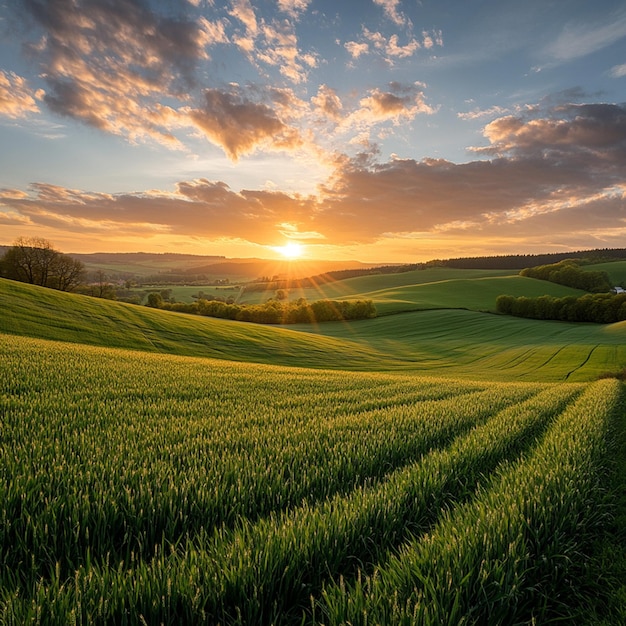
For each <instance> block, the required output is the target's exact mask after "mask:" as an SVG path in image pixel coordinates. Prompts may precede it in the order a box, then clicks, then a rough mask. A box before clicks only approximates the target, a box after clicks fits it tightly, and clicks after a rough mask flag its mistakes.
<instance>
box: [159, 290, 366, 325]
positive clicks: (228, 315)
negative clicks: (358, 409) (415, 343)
mask: <svg viewBox="0 0 626 626" xmlns="http://www.w3.org/2000/svg"><path fill="white" fill-rule="evenodd" d="M147 306H150V307H153V308H158V309H164V310H167V311H176V312H179V313H191V314H194V315H204V316H207V317H217V318H221V319H229V320H237V321H240V322H255V323H257V324H310V323H312V322H336V321H347V320H359V319H369V318H373V317H376V307H375V305H374V303H373V302H372V301H371V300H343V301H337V300H316V301H315V302H308V301H307V300H306V299H305V298H299V299H298V300H294V301H293V302H287V301H279V300H274V299H272V300H269V301H267V302H265V303H263V304H254V305H249V304H234V303H229V302H223V301H220V300H204V299H199V300H197V301H196V302H191V303H186V302H173V303H172V302H166V301H164V300H163V298H162V297H161V295H160V294H159V293H151V294H149V295H148V304H147Z"/></svg>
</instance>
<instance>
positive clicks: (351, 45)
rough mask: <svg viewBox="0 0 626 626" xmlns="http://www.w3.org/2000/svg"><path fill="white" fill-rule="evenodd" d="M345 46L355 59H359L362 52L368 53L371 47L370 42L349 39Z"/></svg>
mask: <svg viewBox="0 0 626 626" xmlns="http://www.w3.org/2000/svg"><path fill="white" fill-rule="evenodd" d="M343 46H344V48H345V49H346V50H347V51H348V53H349V54H350V56H351V57H352V58H353V59H358V58H359V57H360V56H361V55H362V54H367V53H368V52H369V49H370V47H369V44H367V43H364V42H363V43H357V42H356V41H347V42H346V43H345V44H344V45H343Z"/></svg>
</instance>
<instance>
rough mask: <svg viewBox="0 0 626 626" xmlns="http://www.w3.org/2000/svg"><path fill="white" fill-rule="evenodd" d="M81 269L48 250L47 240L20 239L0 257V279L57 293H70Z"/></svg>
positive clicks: (77, 264)
mask: <svg viewBox="0 0 626 626" xmlns="http://www.w3.org/2000/svg"><path fill="white" fill-rule="evenodd" d="M84 276H85V266H84V265H83V263H81V262H80V261H78V260H76V259H73V258H72V257H71V256H69V255H67V254H62V253H61V252H59V251H58V250H55V249H54V248H53V247H52V244H51V243H50V242H49V241H48V240H47V239H41V238H38V237H20V238H19V239H17V240H16V241H15V243H14V244H13V245H12V246H11V247H10V248H9V249H8V250H7V251H6V252H5V253H4V254H3V255H2V257H0V277H2V278H9V279H11V280H17V281H20V282H23V283H30V284H31V285H39V286H41V287H49V288H52V289H58V290H60V291H73V290H74V289H75V288H76V287H77V286H78V285H79V284H80V283H81V282H82V281H83V279H84Z"/></svg>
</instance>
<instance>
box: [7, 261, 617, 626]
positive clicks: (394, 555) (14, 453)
mask: <svg viewBox="0 0 626 626" xmlns="http://www.w3.org/2000/svg"><path fill="white" fill-rule="evenodd" d="M446 271H447V270H446ZM373 278H374V277H371V278H370V277H368V279H370V280H372V279H373ZM375 278H376V280H377V281H378V280H382V279H381V278H380V277H375ZM505 279H506V277H497V276H494V277H486V276H479V275H476V276H474V277H473V278H470V277H469V275H467V274H463V275H461V276H460V275H458V272H457V276H456V277H454V276H452V275H451V276H450V277H449V278H448V279H446V280H451V281H453V282H454V285H455V288H454V289H457V288H458V285H459V281H463V280H467V281H470V282H471V281H489V280H505ZM355 280H356V279H355ZM346 282H348V281H346ZM537 282H538V281H533V280H532V279H528V283H529V285H530V284H532V287H530V286H529V287H528V289H539V288H540V287H538V286H537V285H536V283H537ZM370 284H372V285H373V282H372V283H370ZM429 284H437V287H436V289H437V290H439V292H437V291H433V292H431V297H432V298H433V303H434V304H439V305H441V306H444V305H445V304H446V302H442V300H441V298H448V299H449V300H448V302H447V305H448V306H449V305H450V304H452V302H453V300H454V297H455V296H453V295H452V294H451V293H450V291H451V290H450V285H448V289H445V288H444V287H442V286H441V281H432V283H429ZM400 287H402V285H399V284H397V285H393V284H388V287H387V288H385V287H384V286H382V285H379V286H378V287H377V288H378V289H380V290H383V291H385V294H386V295H385V296H384V297H385V298H388V300H389V301H391V300H393V298H392V297H391V296H390V295H389V294H390V290H391V291H392V290H393V289H397V288H400ZM405 287H407V288H410V286H407V285H405ZM524 288H526V287H524ZM417 289H418V288H417V287H415V290H417ZM454 289H452V291H454ZM372 291H375V289H374V287H372ZM472 293H474V294H475V299H474V300H472V296H471V294H472ZM446 294H447V295H446ZM466 294H467V295H466V297H465V300H466V303H468V302H469V304H470V306H468V307H467V308H457V309H446V310H441V309H440V310H422V311H411V312H402V313H398V314H396V315H385V316H382V317H379V318H377V319H374V320H366V321H360V322H354V323H350V324H347V323H332V324H320V325H317V326H315V325H313V326H311V325H309V326H301V327H293V328H288V329H287V328H274V327H264V326H257V325H252V324H244V323H237V322H228V321H225V320H213V319H204V318H196V317H192V316H186V315H180V314H174V313H168V312H165V311H155V310H150V309H147V308H145V307H136V306H131V305H124V304H120V303H115V302H103V301H99V300H95V299H91V298H87V297H84V296H72V295H69V294H61V293H57V292H50V291H49V290H44V289H38V288H34V287H31V286H27V285H19V284H17V283H10V282H9V281H0V304H1V305H2V309H3V313H4V315H3V317H2V318H0V410H1V412H2V422H1V430H0V476H1V478H2V480H1V481H0V490H2V494H1V497H0V516H1V518H2V522H1V524H0V533H1V534H0V623H3V624H4V623H6V624H26V623H33V624H67V623H75V624H111V623H115V624H139V623H148V624H153V623H154V624H159V623H163V624H179V623H187V624H206V623H209V624H224V625H226V624H301V623H309V624H344V623H352V624H365V623H370V624H372V623H380V624H389V623H394V624H396V623H398V624H441V623H447V624H460V623H468V624H474V623H475V624H484V623H489V624H513V623H530V622H531V621H532V620H535V621H536V623H538V624H541V623H546V622H547V621H549V620H553V619H561V620H563V619H565V620H568V619H569V620H574V622H575V623H583V624H584V623H589V624H591V623H599V622H597V621H594V620H595V619H596V618H597V617H598V615H599V614H600V613H602V612H603V611H604V612H605V613H607V612H608V613H607V614H608V615H610V621H608V622H607V624H608V623H623V621H620V620H626V604H625V603H624V602H623V601H620V600H619V598H620V597H621V596H620V594H622V595H623V593H624V589H623V587H622V588H621V590H620V583H619V581H616V580H615V579H617V578H619V573H620V571H621V572H623V570H619V567H620V566H619V561H620V559H619V558H616V554H619V553H616V552H615V551H614V550H612V551H611V557H605V556H603V555H604V554H606V551H607V550H609V549H610V548H615V545H614V543H611V541H613V540H612V539H611V534H610V533H611V529H612V528H613V527H612V522H610V520H612V519H617V518H616V517H615V516H616V515H617V516H619V515H623V508H624V506H623V505H622V504H621V503H620V501H619V500H616V499H615V498H614V495H613V494H614V493H617V492H619V490H620V489H622V490H623V483H619V482H615V481H616V480H618V477H617V478H616V476H617V474H616V472H615V463H616V462H617V463H623V458H622V457H623V455H622V453H621V449H618V448H617V447H616V440H617V438H618V437H620V436H622V435H621V433H623V430H624V424H623V415H624V389H623V383H621V382H619V381H618V380H615V378H606V379H603V380H598V378H599V377H600V376H601V375H602V374H604V373H605V372H611V371H612V372H620V371H621V370H622V369H623V368H624V366H626V351H625V348H624V346H625V345H626V341H625V340H626V325H624V324H613V325H610V326H602V325H589V324H565V323H560V322H539V321H532V320H522V319H512V318H507V317H503V316H496V315H493V314H491V313H485V312H480V310H481V308H482V303H483V302H487V296H486V292H485V290H482V291H481V289H480V288H477V289H475V290H474V289H472V288H471V286H468V288H467V290H466ZM437 298H439V300H438V301H437V302H435V300H436V299H437ZM468 309H469V310H468ZM472 309H473V310H472ZM485 310H489V307H488V306H487V307H485ZM620 485H621V486H620ZM620 507H621V508H620ZM607 537H608V538H607ZM617 545H619V544H617ZM608 559H610V561H611V562H612V563H613V565H609V564H608V563H606V562H605V561H606V560H608ZM616 562H617V565H616V564H615V563H616ZM612 568H613V569H612ZM615 568H617V569H615ZM607 590H611V593H610V594H608V593H607ZM463 620H465V621H463ZM611 620H612V621H611Z"/></svg>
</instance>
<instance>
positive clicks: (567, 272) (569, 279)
mask: <svg viewBox="0 0 626 626" xmlns="http://www.w3.org/2000/svg"><path fill="white" fill-rule="evenodd" d="M520 276H527V277H528V278H537V279H539V280H547V281H550V282H551V283H557V284H558V285H564V286H566V287H573V288H574V289H582V290H583V291H589V292H592V293H600V292H605V291H610V290H611V286H612V285H611V280H610V279H609V275H608V274H607V273H606V272H603V271H598V270H591V271H585V270H583V269H582V268H581V267H580V265H579V261H577V260H574V259H566V260H563V261H559V262H558V263H551V264H548V265H539V266H537V267H528V268H526V269H523V270H522V271H521V272H520Z"/></svg>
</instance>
